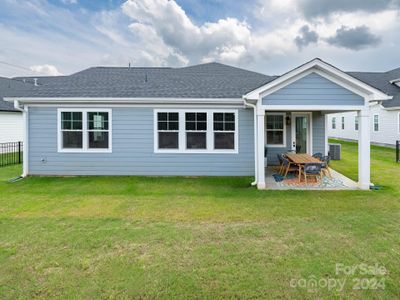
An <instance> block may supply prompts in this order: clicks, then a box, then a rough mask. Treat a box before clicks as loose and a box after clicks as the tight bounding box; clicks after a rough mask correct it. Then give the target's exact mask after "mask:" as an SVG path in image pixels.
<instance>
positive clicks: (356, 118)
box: [354, 116, 358, 131]
mask: <svg viewBox="0 0 400 300" xmlns="http://www.w3.org/2000/svg"><path fill="white" fill-rule="evenodd" d="M354 130H355V131H358V116H355V117H354Z"/></svg>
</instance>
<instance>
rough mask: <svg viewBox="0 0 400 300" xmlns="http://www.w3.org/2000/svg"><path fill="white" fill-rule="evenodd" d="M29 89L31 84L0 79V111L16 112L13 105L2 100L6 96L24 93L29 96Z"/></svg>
mask: <svg viewBox="0 0 400 300" xmlns="http://www.w3.org/2000/svg"><path fill="white" fill-rule="evenodd" d="M31 88H32V85H31V84H27V83H23V82H20V81H17V80H14V79H10V78H4V77H0V111H17V110H16V109H15V108H14V104H13V103H10V102H6V101H4V99H3V98H4V97H7V96H20V95H23V93H25V92H26V93H27V95H29V90H30V89H31Z"/></svg>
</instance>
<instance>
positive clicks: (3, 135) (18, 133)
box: [0, 111, 23, 143]
mask: <svg viewBox="0 0 400 300" xmlns="http://www.w3.org/2000/svg"><path fill="white" fill-rule="evenodd" d="M22 139H23V120H22V113H21V112H18V111H0V143H9V142H20V141H22Z"/></svg>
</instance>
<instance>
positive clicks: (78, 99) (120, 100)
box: [4, 97, 243, 105]
mask: <svg viewBox="0 0 400 300" xmlns="http://www.w3.org/2000/svg"><path fill="white" fill-rule="evenodd" d="M4 100H5V101H8V102H13V101H19V102H20V103H32V104H33V103H38V104H39V103H58V104H60V103H73V104H83V103H87V104H91V103H94V104H100V103H112V104H127V103H129V104H167V103H168V104H225V105H238V104H243V100H242V99H241V98H143V97H142V98H137V97H135V98H121V97H5V98H4Z"/></svg>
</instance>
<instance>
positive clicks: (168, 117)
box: [155, 110, 238, 152]
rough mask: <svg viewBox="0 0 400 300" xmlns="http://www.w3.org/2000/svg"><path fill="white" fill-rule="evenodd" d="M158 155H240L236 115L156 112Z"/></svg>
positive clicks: (234, 112) (229, 113)
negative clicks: (213, 152)
mask: <svg viewBox="0 0 400 300" xmlns="http://www.w3.org/2000/svg"><path fill="white" fill-rule="evenodd" d="M155 119H156V121H157V124H156V127H157V135H156V136H155V151H156V152H168V151H173V152H175V151H179V152H183V151H187V152H194V151H200V152H203V151H215V152H218V151H237V138H238V137H237V115H236V111H229V112H228V111H226V112H213V111H179V110H176V111H156V115H155Z"/></svg>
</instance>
